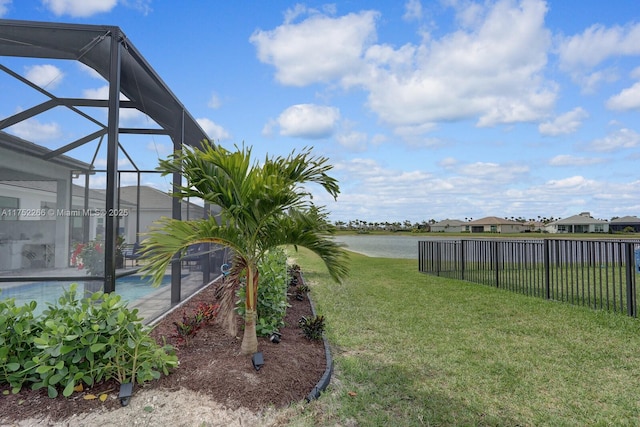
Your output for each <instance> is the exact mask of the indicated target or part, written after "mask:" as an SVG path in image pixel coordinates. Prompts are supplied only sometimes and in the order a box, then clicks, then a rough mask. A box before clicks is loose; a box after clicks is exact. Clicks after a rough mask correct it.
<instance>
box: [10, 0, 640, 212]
mask: <svg viewBox="0 0 640 427" xmlns="http://www.w3.org/2000/svg"><path fill="white" fill-rule="evenodd" d="M185 4H187V3H185V2H173V1H167V0H165V1H158V0H155V1H153V0H20V1H17V0H13V1H12V0H0V17H1V18H3V19H21V20H35V21H57V22H68V23H88V24H107V25H117V26H119V27H121V28H122V30H123V31H124V33H125V34H126V36H127V37H128V38H129V39H130V40H131V42H132V43H133V44H134V45H135V46H136V47H137V49H138V50H139V51H140V52H141V53H142V54H143V56H144V57H145V58H146V59H147V61H148V62H149V63H150V64H151V65H152V66H153V67H154V69H155V70H156V71H157V72H158V74H159V75H160V76H161V78H162V79H163V80H164V81H165V82H166V83H167V85H168V86H169V87H170V88H171V90H172V91H173V92H174V93H175V94H176V95H177V97H178V98H179V99H180V100H181V101H182V103H183V104H184V105H185V106H186V108H187V109H188V110H189V111H190V112H191V114H192V115H193V116H194V117H195V118H197V119H198V120H199V122H200V123H201V125H202V126H203V128H204V129H205V130H206V131H207V133H208V134H209V135H210V137H211V138H212V139H213V140H215V141H216V142H218V143H220V144H222V145H223V146H226V147H227V148H233V145H234V144H242V142H243V141H244V142H245V143H246V144H247V145H250V146H252V147H253V152H254V154H255V155H256V158H257V159H260V158H263V157H264V155H265V154H266V153H268V154H270V155H286V154H288V153H290V152H291V150H293V149H298V150H299V149H302V148H303V147H305V146H312V147H314V153H316V154H317V155H321V156H326V157H328V158H329V159H330V163H331V164H333V165H334V170H333V175H334V176H336V177H337V178H338V179H339V181H340V187H341V194H340V196H339V197H338V200H337V201H335V202H334V201H333V200H332V199H330V198H329V197H327V196H326V195H325V194H323V193H322V192H320V191H316V190H315V189H314V190H313V191H314V193H315V198H314V201H315V202H316V203H319V204H322V205H325V206H326V207H327V208H328V210H329V211H330V212H331V214H330V217H331V219H332V220H341V221H349V220H355V219H359V220H365V221H372V222H378V221H379V222H384V221H404V220H410V221H412V222H421V221H423V220H429V219H432V218H433V219H436V220H441V219H445V218H457V219H463V220H464V219H465V218H474V219H479V218H481V217H484V216H500V217H511V216H514V217H520V216H521V217H524V218H537V217H538V216H541V217H550V216H553V217H556V218H564V217H568V216H571V215H574V214H577V213H580V212H583V211H589V212H591V214H592V215H593V216H594V217H597V218H602V219H610V218H611V217H613V216H625V215H637V216H640V173H639V172H638V171H639V168H638V163H639V161H640V120H639V119H640V116H639V111H640V2H638V1H637V0H612V1H609V2H604V1H599V0H580V1H578V0H575V1H574V0H548V1H546V2H545V1H542V0H523V1H516V0H502V1H469V0H440V1H436V0H433V1H418V0H409V1H406V2H401V1H397V2H395V1H394V2H387V1H378V2H372V1H355V0H354V1H342V2H336V3H323V2H316V1H311V2H305V3H295V2H288V1H269V2H263V1H239V2H205V1H200V2H189V3H188V5H189V6H188V7H186V6H185ZM0 62H2V63H3V64H5V65H7V66H9V67H10V68H12V69H14V70H15V71H17V72H19V73H21V74H23V75H25V76H28V78H29V79H32V80H33V81H39V82H44V84H45V85H46V86H45V87H46V88H47V90H50V91H51V92H52V93H54V94H56V95H57V96H81V95H83V96H93V97H100V96H104V94H105V93H106V89H105V84H106V82H105V81H104V80H101V79H97V78H96V77H95V76H92V75H91V73H90V72H88V71H87V70H85V69H82V68H81V67H79V66H78V65H77V64H70V63H67V62H65V61H50V60H24V59H18V58H6V57H3V58H0ZM9 81H10V79H8V78H7V77H6V76H0V99H1V100H2V102H1V103H0V117H6V116H9V115H12V114H15V112H17V111H20V110H21V109H25V108H29V107H31V106H32V105H34V104H35V103H38V102H42V100H41V99H40V98H38V96H39V95H34V94H33V93H31V92H33V91H31V90H29V89H28V88H25V87H23V86H22V85H20V84H17V83H16V82H15V81H14V80H11V83H9ZM16 86H17V87H16ZM66 120H67V117H66V116H64V114H61V113H52V114H51V116H49V117H43V118H40V117H39V118H38V120H37V121H35V120H31V121H29V123H22V124H20V125H16V126H13V127H12V128H9V129H8V131H9V132H12V133H15V134H16V135H19V136H22V137H25V138H26V139H30V140H33V141H35V142H37V143H39V144H42V145H45V146H48V147H51V148H54V147H59V146H61V145H63V144H64V143H65V142H68V141H70V140H73V138H74V137H73V134H74V132H75V131H79V130H80V128H79V126H82V125H69V123H67V122H66ZM122 120H123V121H124V122H125V123H136V122H140V123H144V121H145V119H144V117H142V116H140V115H136V114H129V115H124V116H122ZM147 120H148V119H147ZM74 126H78V127H74ZM147 126H148V125H147ZM137 138H138V140H135V141H133V140H132V141H131V142H128V144H129V145H128V147H129V148H128V150H129V151H130V152H131V153H132V154H133V155H134V157H135V158H136V159H139V160H136V162H138V161H139V162H140V166H142V167H145V168H149V169H151V168H153V167H155V165H156V163H157V160H156V159H157V158H158V156H160V157H164V156H166V154H167V153H168V150H169V147H170V144H169V142H168V141H166V140H163V139H161V137H157V136H156V137H149V136H147V137H144V138H142V137H137ZM145 138H146V139H145ZM84 150H89V148H84ZM72 154H73V155H76V156H78V157H79V158H84V159H85V160H90V156H91V154H90V152H88V151H82V150H81V149H78V150H77V152H74V153H72ZM87 156H89V157H87ZM101 161H104V159H103V157H101V156H100V155H99V156H98V161H97V164H100V162H101ZM123 163H126V161H124V162H123ZM125 166H126V165H125ZM145 180H146V181H145V183H148V184H152V185H155V186H157V187H159V188H163V189H167V185H168V184H167V182H166V181H163V180H161V179H159V178H157V177H155V176H148V177H146V178H145ZM96 185H99V183H97V182H96Z"/></svg>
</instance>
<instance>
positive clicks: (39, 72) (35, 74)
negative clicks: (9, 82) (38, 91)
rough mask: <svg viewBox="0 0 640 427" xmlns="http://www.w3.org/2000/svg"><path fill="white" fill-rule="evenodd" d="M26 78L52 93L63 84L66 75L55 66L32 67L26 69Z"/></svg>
mask: <svg viewBox="0 0 640 427" xmlns="http://www.w3.org/2000/svg"><path fill="white" fill-rule="evenodd" d="M25 78H26V79H27V80H29V81H30V82H32V83H35V84H37V85H38V86H40V87H42V88H44V89H46V90H49V91H50V90H52V89H55V88H56V87H58V85H60V83H62V80H63V79H64V73H63V72H62V70H61V69H60V68H58V67H56V66H55V65H50V64H44V65H32V66H30V67H25Z"/></svg>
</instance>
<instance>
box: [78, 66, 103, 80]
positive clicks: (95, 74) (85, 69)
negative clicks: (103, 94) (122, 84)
mask: <svg viewBox="0 0 640 427" xmlns="http://www.w3.org/2000/svg"><path fill="white" fill-rule="evenodd" d="M76 64H77V66H78V69H80V71H82V72H83V73H84V74H86V75H87V76H89V77H91V78H92V79H96V80H102V81H103V82H104V81H105V78H104V77H102V76H101V75H100V73H98V72H97V71H96V70H94V69H93V68H91V67H89V66H88V65H85V64H83V63H82V62H76Z"/></svg>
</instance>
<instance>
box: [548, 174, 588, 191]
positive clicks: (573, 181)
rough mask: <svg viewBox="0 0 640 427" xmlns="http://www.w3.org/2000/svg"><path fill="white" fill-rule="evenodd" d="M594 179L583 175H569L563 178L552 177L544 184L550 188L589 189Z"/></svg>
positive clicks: (566, 189) (565, 189)
mask: <svg viewBox="0 0 640 427" xmlns="http://www.w3.org/2000/svg"><path fill="white" fill-rule="evenodd" d="M595 183H596V181H593V180H590V179H587V178H585V177H583V176H579V175H576V176H571V177H568V178H563V179H552V180H549V181H547V182H546V186H547V187H548V188H550V189H552V190H560V191H565V192H566V191H569V192H573V191H576V190H584V189H589V188H592V187H593V186H594V184H595Z"/></svg>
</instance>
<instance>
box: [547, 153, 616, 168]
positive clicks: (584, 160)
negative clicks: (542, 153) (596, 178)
mask: <svg viewBox="0 0 640 427" xmlns="http://www.w3.org/2000/svg"><path fill="white" fill-rule="evenodd" d="M603 162H604V159H599V158H588V157H577V156H572V155H570V154H560V155H557V156H555V157H553V158H551V160H549V165H551V166H590V165H595V164H598V163H603Z"/></svg>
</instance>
